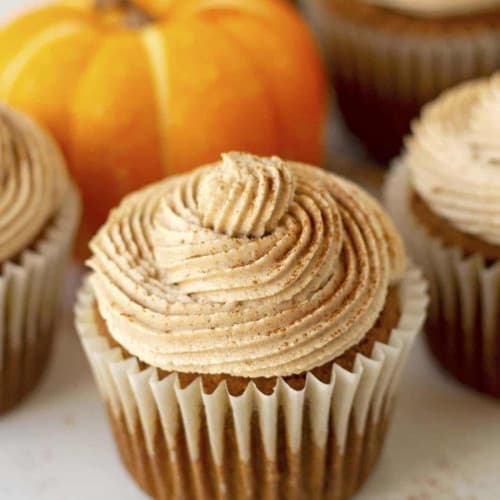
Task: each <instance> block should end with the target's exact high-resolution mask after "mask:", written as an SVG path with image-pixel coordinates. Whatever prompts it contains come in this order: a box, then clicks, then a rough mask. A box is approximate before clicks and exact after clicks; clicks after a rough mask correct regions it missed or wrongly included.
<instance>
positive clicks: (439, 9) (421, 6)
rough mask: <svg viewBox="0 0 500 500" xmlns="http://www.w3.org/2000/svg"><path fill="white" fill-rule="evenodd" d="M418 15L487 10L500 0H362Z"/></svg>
mask: <svg viewBox="0 0 500 500" xmlns="http://www.w3.org/2000/svg"><path fill="white" fill-rule="evenodd" d="M362 1H363V2H365V3H369V4H372V5H378V6H380V7H386V8H388V9H393V10H398V11H401V12H404V13H405V14H410V15H413V16H418V17H429V18H433V17H448V16H463V15H468V14H475V13H478V12H487V11H489V10H492V9H495V8H498V7H500V0H362Z"/></svg>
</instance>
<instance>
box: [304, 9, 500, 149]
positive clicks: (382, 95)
mask: <svg viewBox="0 0 500 500" xmlns="http://www.w3.org/2000/svg"><path fill="white" fill-rule="evenodd" d="M301 4H302V7H303V9H304V11H305V13H306V16H307V17H308V19H309V20H310V22H311V25H312V26H313V28H314V30H315V32H316V34H317V36H318V38H319V40H320V43H321V45H322V48H323V50H324V52H325V56H326V59H327V61H328V62H329V63H330V65H331V70H332V77H333V80H334V84H335V87H336V90H337V97H338V100H339V105H340V108H341V111H342V113H343V114H344V117H345V119H346V122H347V124H348V125H349V127H350V128H351V129H352V130H353V132H354V133H355V134H357V135H358V136H360V138H361V139H362V140H363V141H365V142H366V143H367V145H368V146H369V148H371V149H374V153H375V154H376V155H377V156H379V157H384V156H385V158H388V157H389V155H386V154H384V153H385V151H381V150H382V148H388V147H389V148H390V147H392V150H391V151H389V152H390V153H392V154H396V153H397V148H398V147H399V146H400V144H401V140H402V138H403V135H404V134H405V133H406V132H407V129H408V126H409V122H410V120H411V119H412V117H414V116H415V115H416V114H417V113H418V111H419V109H420V108H421V106H422V105H423V104H425V103H426V102H429V101H430V100H432V99H433V98H435V97H436V96H438V95H439V94H440V93H441V92H442V91H444V90H445V89H447V88H450V87H452V86H454V85H456V84H457V83H459V82H462V81H465V80H469V79H473V78H478V77H480V76H486V75H490V74H492V73H493V72H494V71H496V70H497V69H498V68H499V67H500V30H499V29H497V28H494V27H490V26H488V25H487V24H486V22H485V26H484V29H474V30H468V29H467V28H466V24H464V29H463V30H460V32H458V31H457V30H454V31H451V30H450V31H449V30H446V28H443V31H442V33H438V32H424V31H422V32H421V33H419V32H415V31H414V32H411V31H410V30H408V31H404V30H398V31H396V30H393V29H390V27H389V29H388V28H386V27H385V26H384V25H383V23H380V25H372V24H370V23H368V22H367V21H359V22H357V21H355V20H353V19H351V18H349V17H347V16H345V15H343V14H342V13H339V12H337V11H336V9H335V5H334V3H332V4H330V2H329V0H301ZM381 12H383V10H382V9H381ZM464 23H466V21H464ZM377 148H380V151H379V150H377ZM395 148H396V149H395Z"/></svg>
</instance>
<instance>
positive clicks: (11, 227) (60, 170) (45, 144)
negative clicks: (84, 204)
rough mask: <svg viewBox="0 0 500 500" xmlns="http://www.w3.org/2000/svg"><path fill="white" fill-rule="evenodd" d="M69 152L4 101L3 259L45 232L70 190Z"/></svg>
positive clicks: (0, 131)
mask: <svg viewBox="0 0 500 500" xmlns="http://www.w3.org/2000/svg"><path fill="white" fill-rule="evenodd" d="M68 187H69V177H68V175H67V171H66V164H65V161H64V158H63V156H62V154H61V152H60V151H59V149H58V147H57V145H56V144H55V142H54V140H53V139H52V138H51V137H50V136H49V135H48V134H47V133H46V132H45V131H44V130H43V129H42V128H41V127H40V126H38V125H37V124H36V123H35V122H34V121H32V120H31V119H30V118H28V117H27V116H25V115H23V114H22V113H19V112H18V111H15V110H13V109H11V108H8V107H7V106H4V105H1V106H0V263H1V262H3V261H5V260H8V259H10V258H13V257H16V256H17V254H19V252H21V251H22V250H24V249H25V248H27V247H29V246H30V245H31V244H32V243H33V241H34V240H35V239H36V238H37V237H38V236H39V235H40V234H41V232H43V230H44V228H45V226H46V225H47V223H48V222H50V220H51V218H52V217H53V216H54V215H55V214H56V213H57V211H58V210H59V208H60V207H61V205H62V202H63V200H64V197H65V196H66V195H67V193H68Z"/></svg>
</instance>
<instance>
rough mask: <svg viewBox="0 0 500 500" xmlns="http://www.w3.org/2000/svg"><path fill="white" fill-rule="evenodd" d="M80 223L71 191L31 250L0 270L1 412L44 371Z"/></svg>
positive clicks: (78, 202)
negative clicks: (66, 272) (67, 267)
mask: <svg viewBox="0 0 500 500" xmlns="http://www.w3.org/2000/svg"><path fill="white" fill-rule="evenodd" d="M79 220H80V198H79V195H78V194H77V192H76V190H72V192H70V194H69V195H68V197H67V199H66V201H65V203H64V205H63V207H62V208H61V210H60V211H59V213H58V214H57V215H56V218H55V219H54V220H53V222H52V223H51V224H50V225H49V226H48V227H47V228H46V229H45V232H44V234H43V235H42V236H41V237H40V238H39V240H38V241H37V242H36V243H35V244H34V245H33V247H32V248H30V249H27V250H25V251H23V252H22V253H21V254H20V255H19V256H18V257H17V258H16V259H13V260H8V261H6V262H4V263H3V264H1V266H0V413H2V412H3V411H6V410H7V409H9V408H10V407H12V406H14V405H15V404H16V403H18V402H19V401H20V400H21V399H22V398H23V397H24V396H25V395H26V394H27V393H28V392H29V391H30V390H31V389H32V388H33V387H34V386H35V385H36V383H37V382H38V380H39V378H40V376H41V374H42V372H43V368H44V367H45V364H46V361H47V358H48V357H49V354H50V348H51V344H52V338H53V335H54V330H55V324H56V320H57V309H58V301H59V298H60V295H61V292H62V289H63V285H64V279H63V277H64V270H65V267H66V264H67V261H68V257H69V255H70V253H71V247H72V242H73V240H74V237H75V234H76V230H77V228H78V223H79Z"/></svg>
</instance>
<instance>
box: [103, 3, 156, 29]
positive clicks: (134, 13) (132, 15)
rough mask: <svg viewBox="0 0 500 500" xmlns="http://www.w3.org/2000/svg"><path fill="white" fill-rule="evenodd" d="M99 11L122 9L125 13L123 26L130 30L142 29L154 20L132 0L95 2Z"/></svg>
mask: <svg viewBox="0 0 500 500" xmlns="http://www.w3.org/2000/svg"><path fill="white" fill-rule="evenodd" d="M94 5H95V8H96V9H97V10H109V9H121V10H123V11H124V12H125V18H124V21H123V24H124V25H125V26H126V27H128V28H141V27H142V26H145V25H146V24H149V23H151V22H153V21H154V19H153V18H152V17H151V16H150V15H149V14H148V13H147V12H145V11H144V10H143V9H141V8H140V7H137V5H135V4H134V3H133V2H132V0H95V4H94Z"/></svg>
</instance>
